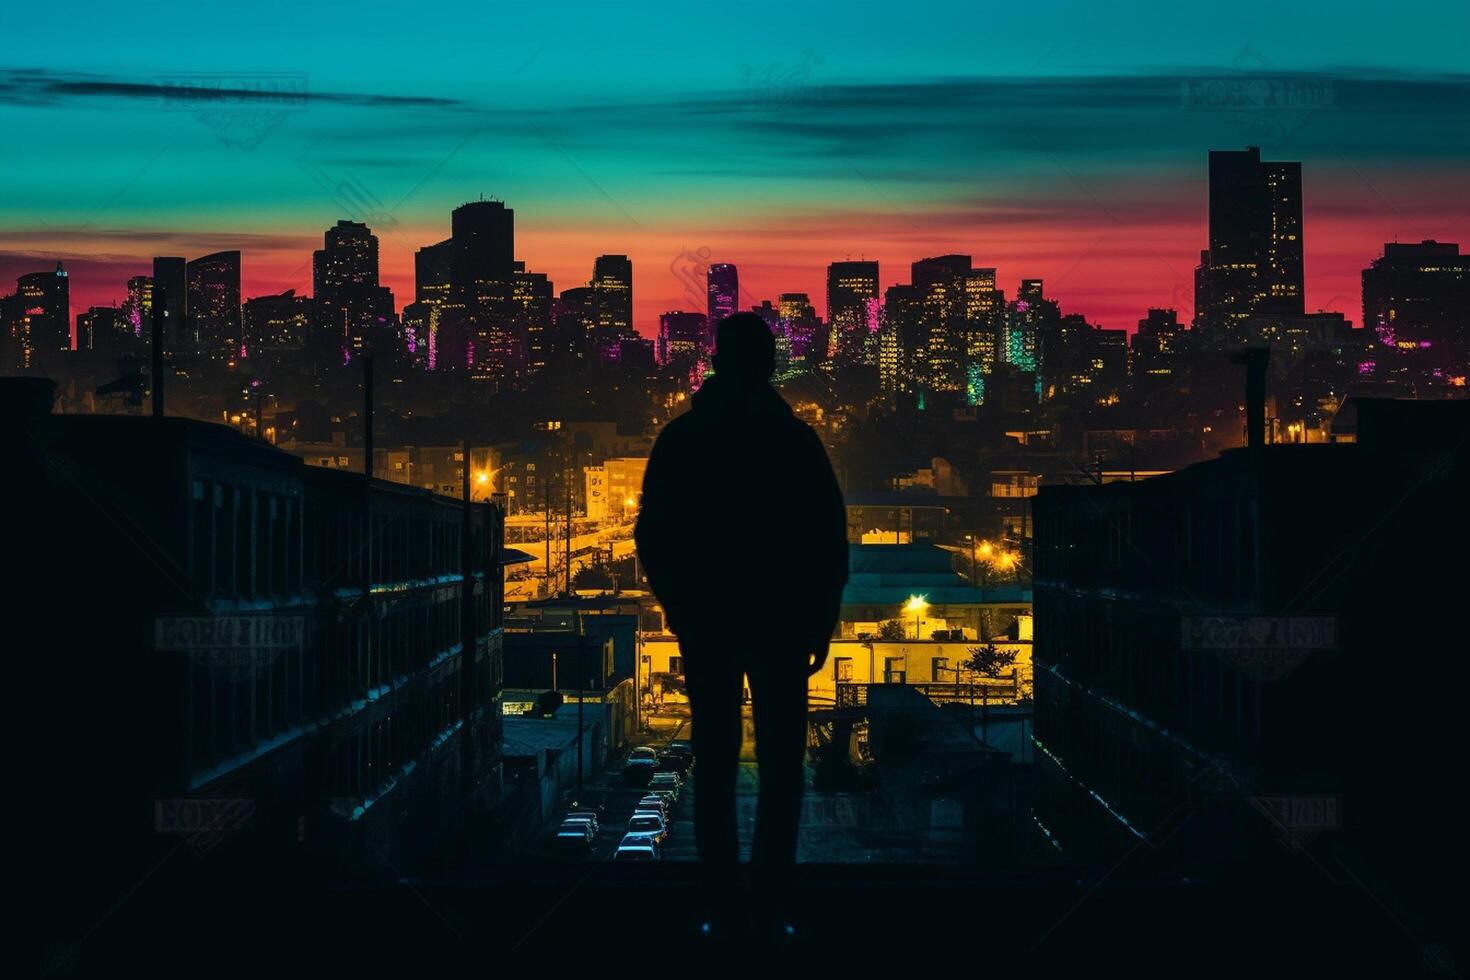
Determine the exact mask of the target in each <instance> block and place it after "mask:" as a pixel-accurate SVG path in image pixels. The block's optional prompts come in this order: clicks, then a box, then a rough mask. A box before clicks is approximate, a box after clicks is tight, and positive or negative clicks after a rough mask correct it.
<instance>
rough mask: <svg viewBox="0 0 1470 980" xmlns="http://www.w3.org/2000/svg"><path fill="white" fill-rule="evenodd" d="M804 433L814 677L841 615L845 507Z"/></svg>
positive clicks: (813, 441)
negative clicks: (813, 613)
mask: <svg viewBox="0 0 1470 980" xmlns="http://www.w3.org/2000/svg"><path fill="white" fill-rule="evenodd" d="M806 433H807V437H808V439H809V440H810V449H809V450H808V454H809V455H808V459H809V460H810V465H809V467H808V470H809V473H810V480H811V483H810V486H811V488H812V518H813V520H812V525H811V527H812V530H813V532H814V540H813V542H812V545H813V547H812V556H813V558H814V559H815V562H814V564H815V566H816V568H817V576H816V578H815V580H814V584H815V586H816V589H815V592H816V594H815V596H814V598H815V599H816V600H817V602H818V615H819V617H820V619H819V620H818V622H817V627H816V630H817V635H816V636H814V637H813V638H812V640H811V643H812V646H813V650H812V659H813V662H812V664H811V672H812V673H816V672H817V671H819V670H821V669H822V667H823V665H824V664H826V662H827V651H828V645H829V644H830V642H831V639H832V630H833V629H834V628H835V627H836V626H837V620H838V618H839V617H840V615H841V612H842V590H843V587H844V586H846V585H847V577H848V549H847V505H846V503H845V502H844V501H843V499H842V488H841V486H839V485H838V483H837V474H836V473H835V472H833V470H832V461H831V460H830V459H828V458H827V450H826V448H825V447H823V445H822V441H821V439H819V438H817V434H816V433H815V432H813V431H812V430H811V429H810V428H806Z"/></svg>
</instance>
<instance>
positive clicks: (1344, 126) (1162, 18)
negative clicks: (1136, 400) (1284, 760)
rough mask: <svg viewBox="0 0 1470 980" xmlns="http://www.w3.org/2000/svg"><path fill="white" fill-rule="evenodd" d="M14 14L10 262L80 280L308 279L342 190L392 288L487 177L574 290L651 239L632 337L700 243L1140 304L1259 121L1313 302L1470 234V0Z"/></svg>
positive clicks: (260, 282)
mask: <svg viewBox="0 0 1470 980" xmlns="http://www.w3.org/2000/svg"><path fill="white" fill-rule="evenodd" d="M23 13H24V16H19V15H17V13H16V12H15V11H14V10H13V9H8V10H7V11H6V13H4V14H0V36H3V37H4V38H6V43H5V54H4V55H3V56H0V57H3V59H4V62H3V64H4V67H3V68H0V124H3V125H4V127H5V132H7V133H9V134H16V135H18V136H19V137H20V138H19V139H18V140H16V141H15V142H13V143H12V144H11V145H10V146H9V147H8V148H7V150H6V151H5V152H4V153H3V154H0V173H3V180H0V282H4V281H7V280H8V279H9V278H13V276H14V275H16V274H19V273H21V272H25V271H31V269H32V268H33V267H36V266H37V264H38V263H44V262H49V261H55V260H56V259H61V260H63V261H66V262H67V263H68V265H69V266H70V267H71V268H72V269H73V283H74V290H75V296H74V306H84V305H86V304H91V303H105V302H111V301H113V300H116V299H119V298H120V297H121V294H122V285H123V281H124V280H125V279H126V277H127V275H130V274H136V273H137V272H142V271H146V266H147V261H148V258H149V257H150V256H151V255H153V254H184V255H192V254H198V253H202V252H204V251H208V250H212V249H214V248H224V247H239V248H242V249H243V250H244V251H245V253H246V256H245V269H246V272H245V275H246V292H247V294H259V293H264V292H267V291H277V290H279V289H283V288H287V287H288V286H294V287H295V288H298V289H306V288H309V259H310V249H311V248H312V247H314V245H315V244H316V243H317V242H319V241H320V235H321V232H322V230H323V229H325V228H326V227H327V226H328V225H330V224H331V223H332V222H334V221H335V220H337V219H338V218H344V217H345V218H354V219H357V220H366V221H368V223H369V224H370V225H372V226H373V227H374V228H375V229H376V230H377V231H378V233H379V235H380V237H381V238H382V242H383V246H382V261H383V269H384V276H385V278H386V280H387V281H388V283H389V284H390V285H392V286H393V287H394V289H395V291H397V292H398V293H399V298H400V302H401V301H402V299H403V297H404V296H405V295H407V293H408V291H409V290H410V289H411V282H412V279H411V265H412V251H413V249H414V248H415V247H417V246H419V245H422V244H425V243H428V242H431V241H435V240H437V239H439V238H442V237H444V235H445V234H447V228H448V212H449V210H450V209H451V208H452V207H454V206H455V205H456V204H458V203H460V202H462V201H464V200H467V199H470V198H473V197H475V196H477V195H479V194H485V195H487V196H496V197H500V198H503V199H504V200H506V201H507V203H509V204H510V205H511V206H512V207H514V208H515V209H516V213H517V215H516V216H517V233H518V248H517V251H518V253H519V254H520V256H521V257H522V258H524V259H525V260H526V261H527V263H528V264H529V265H530V266H531V267H532V268H533V269H538V270H541V271H546V272H548V273H549V274H550V275H551V276H552V278H553V279H554V281H555V282H556V285H557V288H558V289H560V288H566V287H568V286H574V285H578V284H580V282H582V281H585V279H586V277H587V275H588V273H589V271H590V268H591V264H592V259H593V258H594V257H595V256H596V255H597V254H599V253H602V252H624V253H627V254H629V255H631V256H632V257H633V259H634V264H635V299H636V309H637V317H638V321H639V324H638V325H639V327H640V328H641V329H644V330H651V329H652V320H653V318H655V317H656V316H657V313H658V312H659V311H661V310H663V309H671V308H678V307H681V306H682V307H688V306H690V305H691V303H690V301H689V299H688V298H686V297H685V296H684V292H685V282H684V278H683V277H682V276H681V274H680V272H679V271H678V270H679V269H680V268H681V266H680V263H679V257H680V255H681V254H683V253H685V252H686V251H687V252H690V253H694V252H698V253H699V254H704V253H705V250H707V252H708V255H709V256H710V261H733V262H735V263H736V264H737V265H739V266H740V268H741V270H742V285H743V287H744V290H745V292H746V293H747V294H748V295H747V299H748V301H749V302H751V303H754V302H757V301H758V300H759V299H762V298H774V297H775V295H776V293H778V292H781V291H787V290H803V289H804V290H807V291H809V292H811V293H813V294H814V298H818V306H819V308H820V307H821V305H822V304H821V302H820V299H819V294H820V292H821V281H822V280H821V276H822V269H823V267H824V266H825V264H826V263H827V262H829V261H831V260H832V259H836V258H842V257H844V256H845V255H848V254H851V255H858V254H865V255H867V256H868V257H877V258H879V259H880V261H881V262H882V263H883V277H884V279H885V280H886V281H888V282H892V281H899V280H901V279H903V278H904V277H905V276H906V274H907V264H908V263H909V262H910V261H912V260H913V259H916V258H920V257H922V256H924V255H929V254H937V253H940V252H946V251H966V252H970V253H972V254H973V255H974V256H975V258H976V261H977V263H981V264H989V265H995V266H997V267H998V268H999V270H1000V276H1001V279H1002V283H1003V285H1005V286H1006V288H1008V289H1014V281H1015V280H1016V279H1019V278H1021V277H1022V276H1027V277H1030V276H1040V277H1043V278H1046V279H1047V280H1049V283H1050V284H1051V287H1052V291H1054V292H1055V293H1056V294H1057V295H1058V296H1059V297H1060V298H1061V299H1062V301H1063V303H1064V305H1066V306H1068V307H1069V308H1071V309H1078V310H1081V311H1082V312H1085V313H1087V314H1089V316H1091V317H1093V318H1094V319H1096V320H1098V321H1100V322H1103V323H1104V324H1105V325H1108V326H1126V325H1130V324H1131V322H1132V321H1133V320H1136V319H1138V318H1139V317H1141V316H1142V315H1143V313H1144V309H1145V308H1146V307H1147V306H1149V305H1175V306H1184V305H1185V304H1186V302H1187V300H1188V296H1187V295H1183V294H1182V293H1181V290H1183V292H1184V293H1187V284H1188V275H1189V270H1190V268H1191V267H1192V265H1193V262H1194V260H1195V256H1196V254H1197V251H1198V249H1199V248H1200V247H1201V245H1202V244H1203V237H1204V228H1203V218H1204V211H1203V193H1204V186H1203V177H1204V163H1205V153H1206V151H1207V150H1209V149H1211V148H1225V147H1239V146H1244V145H1260V146H1261V147H1262V149H1263V152H1264V154H1265V155H1266V156H1267V157H1268V158H1276V159H1297V160H1301V161H1302V162H1303V165H1304V173H1305V184H1306V191H1305V197H1306V207H1307V222H1306V234H1307V273H1308V303H1309V306H1315V305H1322V306H1326V307H1328V308H1340V309H1343V310H1344V311H1345V312H1348V313H1349V315H1350V316H1353V317H1354V318H1356V315H1355V314H1356V304H1357V299H1356V286H1355V278H1356V274H1357V270H1359V269H1361V268H1362V266H1363V265H1365V264H1366V263H1367V261H1368V260H1369V259H1371V258H1372V256H1373V255H1374V254H1376V251H1377V249H1378V248H1379V247H1381V245H1382V243H1383V242H1384V241H1388V240H1393V239H1394V238H1395V237H1398V238H1400V239H1401V240H1418V239H1420V238H1428V237H1438V238H1440V239H1441V240H1445V239H1448V240H1457V241H1461V242H1462V243H1465V244H1467V245H1470V231H1467V216H1470V191H1467V189H1466V188H1467V184H1470V181H1467V180H1466V179H1465V175H1466V173H1467V172H1470V167H1467V163H1470V136H1467V134H1470V75H1467V72H1470V4H1467V3H1465V2H1464V0H1441V2H1435V0H1431V2H1425V3H1420V4H1416V5H1412V6H1406V7H1403V8H1398V9H1396V8H1391V7H1388V6H1385V5H1381V4H1368V3H1330V4H1329V3H1316V2H1311V3H1292V4H1287V3H1281V2H1279V0H1278V2H1273V3H1262V2H1244V3H1231V4H1222V3H1196V4H1193V5H1186V4H1179V3H1177V2H1172V3H1155V2H1148V3H1138V4H1129V5H1126V6H1118V5H1111V6H1110V5H1102V4H1096V3H1077V2H1055V0H1053V2H1033V3H1028V4H1019V5H1012V6H1009V7H1005V8H1001V7H995V6H992V5H982V4H977V3H944V2H939V3H925V4H923V5H903V4H892V3H885V4H877V3H873V4H869V3H862V2H853V3H846V4H842V5H835V4H830V3H822V4H800V3H794V2H785V3H749V4H742V5H739V6H735V5H728V4H727V5H714V4H688V3H686V4H680V5H677V6H675V5H666V4H621V5H613V4H595V5H594V4H582V3H561V4H555V5H541V6H538V5H530V4H517V5H514V6H511V5H501V4H495V3H473V4H472V3H463V4H441V3H419V4H413V5H404V4H392V5H389V4H380V3H372V2H360V3H352V4H341V3H327V4H322V3H313V4H303V3H293V4H284V3H277V2H270V0H267V2H255V3H249V4H241V5H207V4H200V3H191V4H174V3H162V4H149V5H147V6H143V5H132V6H118V5H112V4H99V3H91V2H74V3H69V4H66V5H65V6H60V7H57V8H54V10H52V11H49V12H46V13H44V14H41V15H38V13H37V12H36V11H34V10H28V11H24V12H23ZM179 86H184V87H185V91H186V93H197V91H198V90H199V89H200V88H201V87H202V88H223V89H225V90H227V92H228V93H229V96H228V97H227V98H225V99H215V100H205V99H202V98H197V97H194V95H190V94H186V95H184V96H183V97H180V95H179V92H180V88H179ZM1190 93H1193V94H1190ZM1202 93H1213V94H1212V95H1211V94H1202ZM1222 93H1223V95H1222ZM1283 98H1284V99H1286V100H1288V102H1283V101H1282V99H1283ZM1299 99H1301V100H1305V102H1304V103H1302V104H1299V105H1298V104H1295V103H1294V102H1291V101H1290V100H1299Z"/></svg>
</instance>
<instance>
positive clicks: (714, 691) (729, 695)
mask: <svg viewBox="0 0 1470 980" xmlns="http://www.w3.org/2000/svg"><path fill="white" fill-rule="evenodd" d="M679 652H680V653H681V654H683V656H684V676H685V680H686V682H687V684H688V688H689V713H690V716H691V723H692V726H693V729H694V730H693V732H692V734H691V738H690V741H691V742H692V744H693V749H694V759H695V765H694V842H695V846H696V847H697V848H698V851H699V862H700V865H701V871H702V873H703V877H704V879H705V881H706V883H707V884H708V885H709V886H710V887H711V888H712V889H714V890H715V893H716V894H715V895H713V896H712V898H713V900H714V901H715V903H716V904H724V903H726V902H728V901H730V900H731V898H732V895H731V893H732V892H733V890H734V888H735V885H736V882H737V880H738V876H739V866H740V838H739V834H738V831H737V828H736V823H735V772H736V768H737V766H738V765H739V762H740V695H741V683H740V678H741V671H740V668H739V666H738V665H737V663H736V660H735V657H734V656H733V655H732V652H731V651H730V650H727V649H725V648H723V647H721V646H720V645H718V644H690V643H684V642H680V644H679ZM714 911H716V912H717V913H718V912H721V911H724V910H723V909H715V910H714Z"/></svg>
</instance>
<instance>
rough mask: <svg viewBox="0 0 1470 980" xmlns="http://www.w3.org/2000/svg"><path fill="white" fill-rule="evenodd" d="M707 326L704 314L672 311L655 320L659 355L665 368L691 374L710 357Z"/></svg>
mask: <svg viewBox="0 0 1470 980" xmlns="http://www.w3.org/2000/svg"><path fill="white" fill-rule="evenodd" d="M708 336H709V329H708V323H707V321H706V320H705V316H704V314H703V313H685V312H683V311H681V310H673V311H671V312H668V313H664V314H662V315H660V316H659V318H658V355H659V360H660V361H661V362H662V363H663V364H666V365H669V366H672V367H676V368H678V369H680V370H685V371H692V370H694V369H695V367H696V365H700V364H703V363H705V361H706V360H707V358H708V357H709V348H708V347H707V346H706V344H707V340H708Z"/></svg>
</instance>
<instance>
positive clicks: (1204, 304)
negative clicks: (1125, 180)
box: [1195, 146, 1305, 344]
mask: <svg viewBox="0 0 1470 980" xmlns="http://www.w3.org/2000/svg"><path fill="white" fill-rule="evenodd" d="M1209 205H1210V229H1209V248H1208V250H1207V251H1206V252H1205V253H1204V254H1203V255H1202V256H1201V262H1200V271H1199V272H1197V273H1196V277H1195V311H1196V325H1197V326H1198V327H1199V328H1201V329H1202V330H1203V331H1205V332H1206V333H1208V334H1209V335H1210V336H1211V337H1212V339H1214V340H1215V341H1216V342H1217V343H1224V344H1231V343H1236V342H1238V341H1239V340H1240V339H1241V337H1242V327H1243V322H1242V321H1244V319H1245V318H1246V317H1249V316H1252V315H1255V314H1260V313H1285V314H1292V313H1302V312H1303V311H1304V302H1305V289H1304V285H1303V270H1302V165H1301V164H1300V163H1287V162H1270V161H1264V162H1263V161H1262V160H1261V151H1260V148H1259V147H1254V146H1252V147H1247V148H1246V149H1244V150H1211V151H1210V189H1209Z"/></svg>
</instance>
